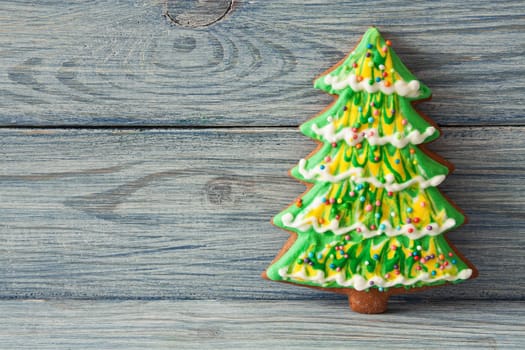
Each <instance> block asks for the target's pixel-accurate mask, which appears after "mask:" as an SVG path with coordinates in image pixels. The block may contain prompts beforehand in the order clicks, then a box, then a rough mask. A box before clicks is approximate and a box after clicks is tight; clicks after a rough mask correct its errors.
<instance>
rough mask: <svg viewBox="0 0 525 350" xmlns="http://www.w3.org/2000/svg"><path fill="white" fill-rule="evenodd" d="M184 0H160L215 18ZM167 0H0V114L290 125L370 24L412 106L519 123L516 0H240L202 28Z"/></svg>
mask: <svg viewBox="0 0 525 350" xmlns="http://www.w3.org/2000/svg"><path fill="white" fill-rule="evenodd" d="M190 3H191V4H193V3H195V1H190V2H188V1H180V2H170V4H171V8H172V9H173V11H175V12H174V16H175V17H176V16H177V14H178V15H179V17H180V16H182V17H181V18H186V20H185V21H190V23H199V24H202V23H203V22H198V19H197V17H198V16H197V15H195V13H197V14H200V16H201V17H202V18H201V20H202V21H204V22H207V21H210V18H211V17H213V18H216V17H217V11H218V9H217V8H214V9H213V11H212V9H211V7H210V6H211V4H212V2H202V1H200V2H199V3H200V4H201V6H200V7H198V6H197V7H195V6H193V7H188V6H189V5H188V4H190ZM216 3H220V2H216ZM170 4H168V5H170ZM173 4H179V5H177V6H182V5H180V4H186V5H184V6H182V7H181V8H174V7H173V6H175V5H173ZM202 4H205V5H202ZM216 6H219V5H216ZM165 8H166V6H165V3H164V2H163V1H159V0H142V1H138V0H135V1H131V0H130V1H118V2H117V1H102V0H99V1H91V0H89V1H88V0H84V1H75V2H69V3H67V4H64V2H61V1H38V2H31V1H2V2H1V3H0V19H1V26H2V29H1V31H2V35H1V36H0V47H1V48H2V51H1V53H0V124H2V125H178V126H181V125H196V126H204V125H206V126H210V125H221V126H231V125H236V126H255V125H259V126H260V125H264V126H276V125H297V124H298V123H300V122H302V121H304V120H305V119H307V118H309V117H310V116H311V115H312V114H314V113H316V112H318V111H319V110H321V109H322V108H324V106H326V105H327V104H328V103H329V102H330V100H331V97H330V96H327V95H325V94H323V93H321V92H319V91H315V90H314V89H313V88H312V87H311V81H312V79H313V77H314V76H316V75H317V74H319V73H320V72H322V71H323V70H325V69H327V68H329V67H330V66H332V65H333V64H334V63H336V62H337V61H339V60H340V59H341V58H342V57H343V56H344V55H345V54H346V53H347V52H348V51H349V50H351V48H352V47H353V46H354V45H355V44H357V42H358V40H359V38H360V36H361V34H362V33H363V32H364V31H365V30H366V28H367V26H369V25H372V24H375V25H377V26H379V27H380V28H381V29H382V30H383V31H384V33H385V35H386V36H388V37H389V38H390V39H392V41H393V42H394V48H395V49H396V50H397V52H398V53H399V54H400V56H401V57H402V59H403V60H404V61H405V63H406V64H407V65H408V66H409V67H410V68H411V69H412V71H413V72H414V73H415V74H416V75H417V76H418V77H419V78H420V79H421V80H422V81H424V82H425V83H426V84H427V85H428V86H430V87H431V88H432V90H433V92H434V99H433V101H432V102H428V103H426V104H423V105H421V109H422V110H423V111H424V112H427V113H428V114H429V115H431V116H432V118H434V119H435V120H436V121H437V122H438V123H440V124H441V125H503V124H505V125H523V124H524V122H525V114H524V113H523V107H524V105H523V98H522V91H523V90H524V88H525V61H524V60H523V56H524V48H523V45H522V44H521V43H522V41H523V32H524V31H525V21H524V15H523V14H524V13H525V3H524V2H523V1H498V2H497V4H495V3H494V1H492V0H478V1H464V2H462V3H461V6H458V4H457V1H452V0H448V1H439V2H432V3H429V2H407V1H380V0H375V1H367V2H362V1H320V0H309V1H306V2H305V1H297V0H294V1H260V0H259V1H247V0H246V1H236V2H235V7H234V9H233V11H231V12H230V13H228V14H227V15H226V16H224V18H222V19H221V20H220V21H219V22H217V23H215V25H213V26H208V27H205V28H200V29H188V28H183V27H180V26H177V25H174V24H172V23H170V21H168V20H167V19H166V18H165V17H164V16H163V13H164V11H165ZM203 8H206V9H207V10H208V11H209V12H210V13H209V16H211V17H209V16H208V17H207V16H205V15H203V14H202V11H201V10H202V9H203ZM195 9H198V10H199V11H200V12H199V11H197V12H195V11H196V10H195ZM177 11H179V12H177ZM219 12H220V11H219ZM188 18H190V19H188Z"/></svg>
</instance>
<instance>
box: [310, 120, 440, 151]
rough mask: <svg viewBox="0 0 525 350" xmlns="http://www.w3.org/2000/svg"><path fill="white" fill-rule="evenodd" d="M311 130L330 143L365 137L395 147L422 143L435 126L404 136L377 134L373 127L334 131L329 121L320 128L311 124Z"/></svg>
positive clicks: (434, 129)
mask: <svg viewBox="0 0 525 350" xmlns="http://www.w3.org/2000/svg"><path fill="white" fill-rule="evenodd" d="M312 131H313V132H315V133H316V134H317V135H319V136H321V137H323V138H324V139H325V140H326V141H327V142H330V143H333V142H338V141H340V140H344V141H345V142H346V143H347V144H348V145H350V146H355V145H357V144H358V143H360V142H361V141H363V139H365V138H366V139H367V142H368V143H369V144H370V145H381V146H382V145H385V144H387V143H390V144H392V145H393V146H395V147H397V148H403V147H405V146H406V145H407V144H409V143H411V144H413V145H418V144H420V143H423V142H424V141H425V140H426V138H427V137H429V136H432V135H433V134H434V132H435V131H436V128H434V127H433V126H429V127H428V128H427V129H426V130H425V131H424V132H423V133H421V132H419V130H413V131H411V132H410V133H409V134H408V135H406V136H404V137H403V135H402V134H401V133H399V132H396V133H394V134H392V135H387V136H379V132H378V131H377V129H375V128H370V129H366V130H362V131H359V132H353V131H352V128H343V129H341V130H340V131H338V132H337V133H336V132H335V125H334V124H333V123H329V124H327V125H325V126H323V127H322V128H319V127H318V126H317V124H313V125H312Z"/></svg>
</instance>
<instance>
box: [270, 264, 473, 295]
mask: <svg viewBox="0 0 525 350" xmlns="http://www.w3.org/2000/svg"><path fill="white" fill-rule="evenodd" d="M288 269H289V267H284V268H282V269H279V275H281V277H283V278H285V279H293V280H301V281H308V282H314V283H316V284H319V285H323V284H327V283H329V282H334V281H335V282H336V283H337V284H338V285H340V286H341V287H353V288H354V289H356V290H365V289H367V288H370V286H371V285H370V282H371V281H373V282H374V286H376V287H383V288H389V287H394V286H397V285H404V286H411V285H414V284H416V283H417V282H419V281H422V282H425V283H432V282H437V281H442V280H445V281H456V280H466V279H468V278H469V277H470V276H471V275H472V270H471V269H465V270H462V271H460V272H459V273H458V274H457V275H443V276H437V277H433V276H432V275H431V274H429V273H427V272H420V273H419V274H418V276H417V277H414V278H406V277H404V276H402V275H399V276H397V277H396V278H395V279H394V280H385V279H384V278H382V277H381V276H378V275H375V276H374V277H372V278H371V279H369V280H367V279H365V278H364V277H362V276H360V275H354V276H352V277H351V278H350V279H346V276H345V273H344V271H340V272H338V273H335V274H334V275H332V276H330V277H325V274H324V272H323V271H318V272H317V274H316V275H315V276H308V275H307V274H306V272H305V270H304V268H302V269H301V270H300V271H297V272H295V273H291V274H289V273H288Z"/></svg>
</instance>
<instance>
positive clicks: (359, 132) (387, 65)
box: [263, 28, 477, 313]
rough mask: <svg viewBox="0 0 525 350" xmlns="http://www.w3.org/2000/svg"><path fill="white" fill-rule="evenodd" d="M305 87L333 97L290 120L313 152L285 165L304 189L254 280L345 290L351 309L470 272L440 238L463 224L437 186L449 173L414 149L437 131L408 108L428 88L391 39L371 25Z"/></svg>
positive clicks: (372, 309) (282, 216) (373, 306)
mask: <svg viewBox="0 0 525 350" xmlns="http://www.w3.org/2000/svg"><path fill="white" fill-rule="evenodd" d="M314 85H315V87H316V88H319V89H322V90H324V91H326V92H328V93H330V94H333V95H337V96H338V97H337V99H336V100H335V101H334V103H333V104H331V105H330V106H328V107H327V108H326V109H325V110H324V111H323V112H322V113H320V114H319V115H317V116H316V117H314V118H313V119H311V120H309V121H307V122H306V123H304V124H302V125H301V132H302V133H303V134H304V135H306V136H309V137H311V138H313V139H314V140H317V141H319V143H320V145H319V147H318V148H317V149H316V150H315V151H314V152H313V153H312V154H311V155H310V156H309V157H308V158H307V159H301V160H300V161H299V164H298V165H297V166H296V167H295V168H293V169H292V170H291V175H292V176H293V177H295V178H297V179H298V180H300V181H303V182H305V183H307V184H308V190H307V191H306V192H305V193H304V194H303V195H302V196H300V197H299V198H298V199H297V200H296V202H295V203H294V204H292V205H291V206H289V207H288V208H287V209H285V210H284V211H282V212H281V213H279V214H278V215H277V216H275V217H274V219H273V223H274V224H275V225H276V226H278V227H281V228H283V229H286V230H288V231H290V232H291V233H292V237H291V238H290V240H289V241H288V243H287V244H286V245H285V247H284V248H283V249H282V251H281V253H280V254H279V255H278V256H277V258H276V259H275V260H274V261H273V262H272V264H271V265H270V267H268V269H267V271H266V272H265V273H263V276H264V277H265V278H268V279H270V280H274V281H282V282H290V283H294V284H299V285H304V286H310V287H316V288H322V289H324V290H329V291H332V292H339V293H344V294H347V295H348V297H349V301H350V306H351V308H352V309H353V310H355V311H358V312H362V313H380V312H384V311H385V310H386V308H387V301H388V298H389V296H390V295H392V294H397V293H403V292H406V291H410V290H417V289H421V288H426V287H432V286H438V285H442V284H445V283H458V282H461V281H464V280H466V279H468V278H472V277H474V276H475V275H476V274H477V272H476V270H475V268H474V267H473V266H472V265H471V264H470V263H469V262H468V261H467V260H466V259H465V258H464V257H463V256H462V255H461V254H460V253H459V252H457V251H456V250H455V249H454V247H453V246H452V245H451V244H450V243H449V242H448V241H447V239H446V238H445V233H446V232H447V231H449V230H452V229H454V228H456V227H458V226H460V225H461V224H462V223H463V222H464V221H465V218H464V216H463V215H462V214H461V212H460V211H459V210H458V209H457V208H456V207H455V206H454V205H453V204H452V203H451V202H450V201H449V200H447V198H445V197H444V195H443V194H442V193H441V192H440V191H439V190H438V189H437V186H438V185H439V184H440V183H441V182H443V180H445V177H446V176H447V174H448V173H449V171H450V169H451V166H450V165H446V164H445V162H444V161H443V160H440V159H438V158H437V156H436V155H432V154H430V152H428V151H427V150H425V149H424V147H423V146H422V144H423V143H426V142H430V141H432V140H435V139H436V138H438V137H439V130H438V128H437V126H436V125H435V124H433V123H432V122H431V121H429V120H428V119H427V118H426V117H423V116H422V115H421V114H419V113H418V112H417V111H416V110H415V109H414V107H413V106H412V102H414V101H416V100H423V99H429V98H430V95H431V93H430V90H429V89H428V87H426V86H425V85H424V84H423V83H421V82H420V81H418V80H417V79H416V78H415V76H414V75H412V73H410V72H409V70H408V69H407V68H406V67H405V66H404V64H403V63H402V62H401V60H400V59H399V57H398V56H397V55H396V54H395V52H394V51H393V50H392V48H391V43H390V41H389V40H384V39H383V37H382V36H381V34H380V33H379V31H378V30H377V29H376V28H370V29H369V30H368V31H367V32H366V33H365V35H364V36H363V38H362V40H361V42H360V43H359V44H358V45H357V47H356V48H355V49H354V51H352V52H351V53H350V54H349V55H348V56H347V57H346V58H345V59H344V60H343V61H341V62H340V63H338V64H337V65H336V66H335V67H333V68H332V69H330V70H328V71H327V72H325V73H323V74H322V75H321V76H320V77H318V78H317V79H316V80H315V83H314Z"/></svg>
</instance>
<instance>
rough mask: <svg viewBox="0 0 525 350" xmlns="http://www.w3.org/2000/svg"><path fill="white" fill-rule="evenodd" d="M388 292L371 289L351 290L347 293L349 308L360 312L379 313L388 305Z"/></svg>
mask: <svg viewBox="0 0 525 350" xmlns="http://www.w3.org/2000/svg"><path fill="white" fill-rule="evenodd" d="M388 297H389V294H388V293H384V292H379V291H377V290H375V289H372V290H370V291H368V292H366V291H357V290H351V291H349V293H348V302H349V304H350V308H351V309H352V310H354V311H355V312H359V313H361V314H381V313H383V312H385V311H386V310H387V307H388Z"/></svg>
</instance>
